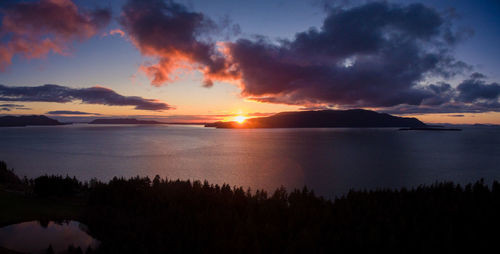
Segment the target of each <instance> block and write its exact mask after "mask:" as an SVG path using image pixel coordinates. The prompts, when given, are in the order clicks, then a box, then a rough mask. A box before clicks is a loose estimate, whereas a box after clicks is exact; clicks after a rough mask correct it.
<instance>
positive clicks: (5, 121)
mask: <svg viewBox="0 0 500 254" xmlns="http://www.w3.org/2000/svg"><path fill="white" fill-rule="evenodd" d="M35 125H43V126H47V125H64V123H61V122H59V121H57V120H55V119H52V118H48V117H46V116H44V115H31V116H2V117H0V127H24V126H35Z"/></svg>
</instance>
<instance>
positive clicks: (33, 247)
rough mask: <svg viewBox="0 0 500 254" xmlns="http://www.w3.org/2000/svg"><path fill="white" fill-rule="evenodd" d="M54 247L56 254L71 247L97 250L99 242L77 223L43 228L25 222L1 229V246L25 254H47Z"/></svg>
mask: <svg viewBox="0 0 500 254" xmlns="http://www.w3.org/2000/svg"><path fill="white" fill-rule="evenodd" d="M49 245H50V246H52V249H53V250H54V252H56V253H57V252H61V251H65V250H67V249H68V247H69V246H70V245H73V247H75V248H78V247H80V248H81V249H82V250H83V251H84V252H85V250H87V248H88V247H91V248H93V249H95V248H96V247H97V246H98V245H99V241H97V240H95V239H94V238H92V237H91V236H89V235H88V234H87V233H86V227H85V225H83V224H80V223H79V222H77V221H68V222H64V223H61V224H57V223H55V222H52V221H51V222H49V223H48V224H47V225H45V226H42V225H40V223H39V222H38V221H29V222H23V223H19V224H15V225H10V226H6V227H3V228H0V246H1V247H3V248H7V249H9V250H13V251H19V252H23V253H45V252H44V251H45V250H47V248H48V247H49Z"/></svg>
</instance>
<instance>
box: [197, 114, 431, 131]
mask: <svg viewBox="0 0 500 254" xmlns="http://www.w3.org/2000/svg"><path fill="white" fill-rule="evenodd" d="M205 126H206V127H217V128H328V127H344V128H368V127H426V126H427V125H426V124H424V123H423V122H421V121H419V120H418V119H416V118H409V117H398V116H392V115H389V114H385V113H378V112H375V111H371V110H364V109H351V110H321V111H299V112H282V113H278V114H275V115H272V116H269V117H260V118H251V119H247V120H246V121H245V122H243V123H237V122H215V123H210V124H206V125H205Z"/></svg>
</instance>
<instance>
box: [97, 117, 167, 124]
mask: <svg viewBox="0 0 500 254" xmlns="http://www.w3.org/2000/svg"><path fill="white" fill-rule="evenodd" d="M89 124H165V123H162V122H158V121H145V120H137V119H135V118H114V119H113V118H111V119H96V120H93V121H91V122H89Z"/></svg>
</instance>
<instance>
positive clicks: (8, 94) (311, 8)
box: [0, 0, 500, 124]
mask: <svg viewBox="0 0 500 254" xmlns="http://www.w3.org/2000/svg"><path fill="white" fill-rule="evenodd" d="M498 13H500V2H498V1H494V0H482V1H465V0H456V1H409V0H400V1H346V0H338V1H324V0H302V1H299V0H290V1H281V0H279V1H278V0H274V1H273V0H267V1H259V0H256V1H234V0H233V1H230V0H213V1H203V0H182V1H181V0H179V1H167V0H165V1H161V0H105V1H99V0H26V1H18V0H5V1H2V2H0V22H1V23H0V114H2V115H5V114H13V115H20V114H45V115H48V116H51V117H54V118H59V119H71V120H81V121H85V119H87V118H98V117H136V118H143V119H160V120H164V121H168V122H193V121H194V122H210V121H216V120H232V119H234V118H235V117H237V116H241V115H243V116H248V117H256V116H266V115H270V114H272V113H277V112H281V111H297V110H322V109H351V108H365V109H372V110H376V111H379V112H386V113H390V114H395V115H402V116H414V117H417V118H419V119H420V120H422V121H425V122H429V123H467V124H472V123H484V124H486V123H490V124H500V102H499V99H500V85H499V84H498V83H499V82H500V70H499V69H498V66H500V58H499V57H498V56H500V49H499V47H498V45H500V26H499V25H500V16H499V15H497V14H498Z"/></svg>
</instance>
